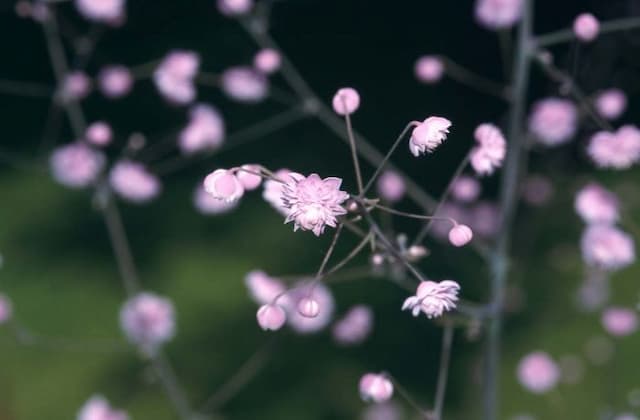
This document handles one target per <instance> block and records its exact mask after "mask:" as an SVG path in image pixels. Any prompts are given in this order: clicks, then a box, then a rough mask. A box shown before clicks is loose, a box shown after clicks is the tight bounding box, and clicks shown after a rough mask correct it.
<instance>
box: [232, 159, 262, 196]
mask: <svg viewBox="0 0 640 420" xmlns="http://www.w3.org/2000/svg"><path fill="white" fill-rule="evenodd" d="M256 174H260V165H255V164H248V165H242V166H241V167H240V170H238V172H236V177H238V180H239V181H240V183H241V184H242V186H243V187H244V189H245V190H247V191H251V190H255V189H256V188H258V187H259V186H260V184H261V183H262V177H261V176H260V175H256Z"/></svg>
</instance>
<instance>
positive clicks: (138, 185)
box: [109, 160, 162, 204]
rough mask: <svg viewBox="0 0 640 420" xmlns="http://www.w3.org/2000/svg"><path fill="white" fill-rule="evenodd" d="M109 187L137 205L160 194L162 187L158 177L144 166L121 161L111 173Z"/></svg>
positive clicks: (114, 166)
mask: <svg viewBox="0 0 640 420" xmlns="http://www.w3.org/2000/svg"><path fill="white" fill-rule="evenodd" d="M109 185H111V188H113V190H114V191H115V192H116V194H118V195H119V196H120V197H122V198H124V199H125V200H127V201H130V202H132V203H136V204H142V203H146V202H148V201H151V200H153V199H154V198H156V197H157V196H158V194H160V190H161V189H162V186H161V184H160V180H159V179H158V177H156V176H155V175H153V174H152V173H151V172H149V171H148V170H147V169H146V168H145V167H144V165H143V164H141V163H138V162H132V161H129V160H121V161H119V162H117V163H116V164H115V165H113V168H111V172H110V173H109Z"/></svg>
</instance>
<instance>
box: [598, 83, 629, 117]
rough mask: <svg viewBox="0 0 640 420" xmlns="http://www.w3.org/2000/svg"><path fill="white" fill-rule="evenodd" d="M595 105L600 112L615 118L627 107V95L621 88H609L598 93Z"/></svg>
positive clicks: (604, 115) (602, 114)
mask: <svg viewBox="0 0 640 420" xmlns="http://www.w3.org/2000/svg"><path fill="white" fill-rule="evenodd" d="M594 105H595V107H596V111H598V114H600V115H601V116H603V117H604V118H606V119H608V120H615V119H618V118H619V117H620V116H621V115H622V114H623V113H624V111H625V110H626V109H627V96H626V95H625V94H624V92H623V91H621V90H620V89H607V90H605V91H602V92H600V93H598V95H597V96H596V99H595V103H594Z"/></svg>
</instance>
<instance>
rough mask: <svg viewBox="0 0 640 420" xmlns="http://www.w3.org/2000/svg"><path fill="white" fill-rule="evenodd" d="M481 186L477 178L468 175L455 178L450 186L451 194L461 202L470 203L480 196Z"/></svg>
mask: <svg viewBox="0 0 640 420" xmlns="http://www.w3.org/2000/svg"><path fill="white" fill-rule="evenodd" d="M481 189H482V187H481V186H480V183H479V182H478V180H477V179H475V178H473V177H470V176H468V175H461V176H459V177H458V178H456V179H455V180H454V182H453V185H452V187H451V196H452V197H453V198H454V199H456V200H457V201H460V202H461V203H472V202H474V201H476V200H477V199H478V197H479V196H480V191H481Z"/></svg>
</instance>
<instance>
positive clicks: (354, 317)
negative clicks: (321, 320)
mask: <svg viewBox="0 0 640 420" xmlns="http://www.w3.org/2000/svg"><path fill="white" fill-rule="evenodd" d="M372 328H373V311H372V310H371V308H370V307H368V306H365V305H356V306H354V307H353V308H351V309H350V310H349V311H348V312H347V313H346V314H345V316H344V317H343V318H342V319H340V320H338V321H337V322H336V324H335V325H334V326H333V338H334V339H335V340H336V341H337V342H338V343H340V344H342V345H354V344H358V343H361V342H362V341H364V340H365V339H366V338H367V337H368V336H369V334H370V333H371V330H372Z"/></svg>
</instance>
